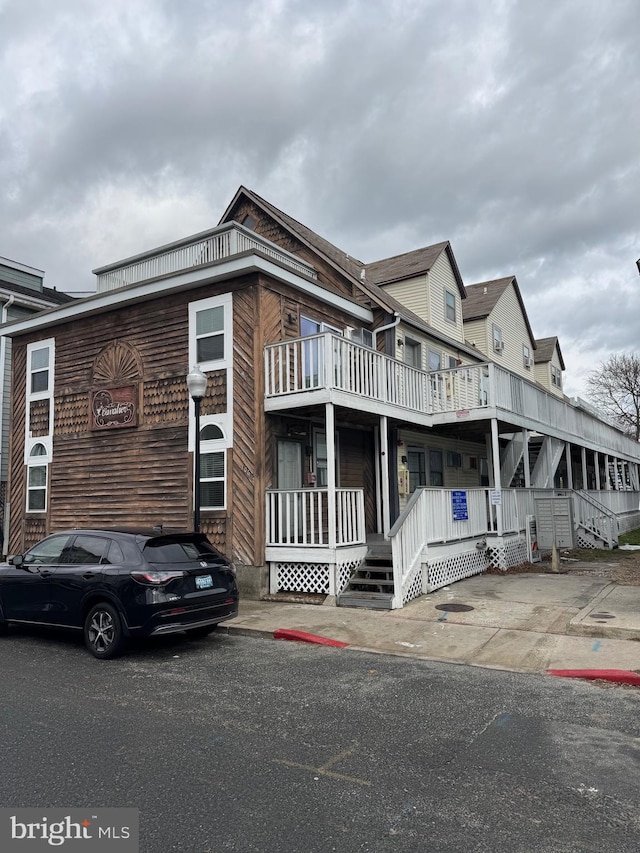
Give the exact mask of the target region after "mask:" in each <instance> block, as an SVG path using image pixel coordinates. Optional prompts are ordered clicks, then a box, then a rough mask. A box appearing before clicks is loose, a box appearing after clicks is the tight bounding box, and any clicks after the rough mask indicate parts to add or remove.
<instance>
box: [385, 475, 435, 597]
mask: <svg viewBox="0 0 640 853" xmlns="http://www.w3.org/2000/svg"><path fill="white" fill-rule="evenodd" d="M426 491H427V489H426V487H425V486H420V487H419V488H417V489H416V490H415V491H414V492H412V494H411V496H410V497H409V500H408V501H407V505H406V506H405V508H404V510H403V511H402V512H401V513H400V515H399V516H398V518H397V520H396V522H395V524H394V525H393V527H392V528H391V530H390V531H389V539H390V540H391V555H392V560H393V603H392V607H393V608H397V607H402V605H403V603H404V582H405V580H406V578H407V577H409V576H410V575H411V574H412V573H413V571H414V569H415V567H416V565H417V564H418V563H419V562H421V560H422V554H423V552H424V549H425V547H426V546H427V531H426V526H425V525H424V514H423V513H421V509H422V507H421V504H422V502H423V501H424V500H425V494H426ZM414 519H415V520H416V521H417V522H420V523H416V524H413V523H412V522H413V520H414Z"/></svg>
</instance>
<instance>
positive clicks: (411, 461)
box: [407, 450, 427, 493]
mask: <svg viewBox="0 0 640 853" xmlns="http://www.w3.org/2000/svg"><path fill="white" fill-rule="evenodd" d="M407 466H408V468H409V492H410V493H413V492H415V490H416V489H417V488H419V487H420V486H426V485H427V457H426V453H425V452H424V450H409V451H408V453H407Z"/></svg>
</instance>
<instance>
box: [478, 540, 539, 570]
mask: <svg viewBox="0 0 640 853" xmlns="http://www.w3.org/2000/svg"><path fill="white" fill-rule="evenodd" d="M487 554H488V560H489V565H491V566H493V567H494V568H496V569H503V570H504V571H506V570H507V569H508V568H509V567H510V566H519V565H520V564H521V563H526V562H527V560H528V559H529V553H528V551H527V540H526V537H525V536H523V535H520V536H512V537H510V538H509V539H507V538H506V537H504V538H503V539H502V540H500V539H498V540H497V541H496V542H495V543H492V542H491V541H490V540H489V542H488V548H487ZM487 568H488V566H487Z"/></svg>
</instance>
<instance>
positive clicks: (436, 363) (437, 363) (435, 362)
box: [429, 349, 442, 370]
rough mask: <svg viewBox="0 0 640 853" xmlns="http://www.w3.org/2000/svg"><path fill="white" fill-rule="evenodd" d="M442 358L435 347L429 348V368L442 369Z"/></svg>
mask: <svg viewBox="0 0 640 853" xmlns="http://www.w3.org/2000/svg"><path fill="white" fill-rule="evenodd" d="M441 366H442V359H441V356H440V353H439V352H436V351H435V350H433V349H430V350H429V370H440V367H441Z"/></svg>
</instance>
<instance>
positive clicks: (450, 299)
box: [444, 290, 458, 323]
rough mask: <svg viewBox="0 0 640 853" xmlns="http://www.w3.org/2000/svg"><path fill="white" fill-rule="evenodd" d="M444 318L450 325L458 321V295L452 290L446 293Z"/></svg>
mask: <svg viewBox="0 0 640 853" xmlns="http://www.w3.org/2000/svg"><path fill="white" fill-rule="evenodd" d="M444 316H445V319H447V320H448V321H449V322H450V323H456V322H457V320H458V311H457V307H456V295H455V293H452V292H451V291H450V290H445V292H444Z"/></svg>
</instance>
